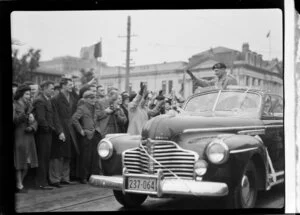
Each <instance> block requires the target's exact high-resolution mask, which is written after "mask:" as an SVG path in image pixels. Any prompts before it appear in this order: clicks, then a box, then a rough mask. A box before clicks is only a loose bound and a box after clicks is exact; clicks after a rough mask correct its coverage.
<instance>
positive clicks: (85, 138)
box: [13, 76, 183, 193]
mask: <svg viewBox="0 0 300 215" xmlns="http://www.w3.org/2000/svg"><path fill="white" fill-rule="evenodd" d="M182 104H183V100H182V99H179V97H178V96H176V95H175V94H173V95H172V96H171V97H166V96H164V95H163V91H162V90H161V91H159V92H157V93H155V92H150V91H149V90H148V89H147V86H146V85H144V84H143V83H141V84H140V89H139V90H138V92H126V91H125V92H120V90H119V89H116V88H113V87H112V88H109V89H107V90H106V89H105V88H104V86H102V85H97V84H96V82H95V81H93V80H92V81H90V82H89V83H87V84H85V85H83V86H82V87H80V89H77V88H76V87H75V85H74V82H73V80H72V78H70V77H67V76H65V77H62V79H61V81H60V83H53V82H52V81H44V82H43V83H42V84H40V85H39V86H38V85H36V84H35V83H32V82H25V83H22V84H17V83H13V123H14V139H15V143H14V165H15V169H16V188H17V191H18V192H22V193H23V192H26V189H25V188H24V185H23V182H24V178H25V176H26V174H27V172H28V169H29V168H36V171H35V176H34V177H35V185H36V186H37V187H38V188H40V189H46V190H50V189H54V188H55V187H56V188H59V187H61V185H62V184H65V185H72V184H74V181H80V183H83V184H85V183H87V180H88V178H89V176H90V175H91V174H102V170H101V162H100V159H99V155H98V152H97V145H98V143H99V141H100V140H101V139H102V138H104V137H105V135H106V134H111V133H129V134H132V135H140V134H141V130H142V128H143V126H144V125H145V123H146V122H147V121H148V120H149V119H151V118H152V117H155V116H158V115H160V114H171V115H176V114H178V113H179V112H180V111H181V110H182V109H181V105H182Z"/></svg>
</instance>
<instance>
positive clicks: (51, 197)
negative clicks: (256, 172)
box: [16, 184, 284, 212]
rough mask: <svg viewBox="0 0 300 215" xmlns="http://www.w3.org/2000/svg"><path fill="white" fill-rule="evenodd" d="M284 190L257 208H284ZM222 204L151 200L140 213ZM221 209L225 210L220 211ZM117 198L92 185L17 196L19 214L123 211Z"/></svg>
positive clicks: (265, 197)
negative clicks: (143, 211)
mask: <svg viewBox="0 0 300 215" xmlns="http://www.w3.org/2000/svg"><path fill="white" fill-rule="evenodd" d="M283 207H284V186H283V185H279V186H277V187H273V188H272V189H271V190H270V191H268V192H262V193H259V196H258V200H257V204H256V208H276V209H277V208H278V209H280V208H283ZM219 208H220V204H218V202H217V201H215V199H214V200H212V199H202V198H197V199H196V198H190V197H185V198H182V197H180V198H179V197H178V198H168V199H158V198H150V197H148V198H147V200H146V201H145V202H144V203H143V205H142V207H140V208H138V210H176V209H180V210H184V209H194V210H201V209H206V210H207V209H219ZM220 209H221V208H220ZM123 210H126V209H124V208H123V207H122V206H121V205H120V204H119V203H118V202H117V201H116V200H115V198H114V196H113V192H112V190H109V189H104V188H97V187H91V186H90V185H88V184H76V185H65V186H64V187H62V188H55V189H54V190H50V191H48V190H47V191H45V190H38V189H33V188H32V189H29V190H28V193H18V194H16V211H17V212H52V211H55V212H59V211H123Z"/></svg>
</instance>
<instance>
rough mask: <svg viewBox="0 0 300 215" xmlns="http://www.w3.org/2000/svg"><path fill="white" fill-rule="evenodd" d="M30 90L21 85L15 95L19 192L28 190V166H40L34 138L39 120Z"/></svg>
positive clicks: (15, 147)
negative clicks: (25, 182) (34, 110)
mask: <svg viewBox="0 0 300 215" xmlns="http://www.w3.org/2000/svg"><path fill="white" fill-rule="evenodd" d="M30 90H31V89H30V87H29V86H27V85H21V86H19V87H18V89H17V91H16V94H15V97H14V106H15V114H14V115H15V116H14V119H13V123H14V137H15V142H14V165H15V168H16V182H17V184H16V187H17V191H18V192H26V190H24V185H23V180H24V178H25V176H26V174H27V171H28V168H35V167H38V157H37V152H36V146H35V139H34V132H36V130H37V122H36V120H35V118H34V115H33V114H32V113H31V110H32V108H31V104H30Z"/></svg>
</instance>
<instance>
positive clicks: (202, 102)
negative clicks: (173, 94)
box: [185, 91, 260, 115]
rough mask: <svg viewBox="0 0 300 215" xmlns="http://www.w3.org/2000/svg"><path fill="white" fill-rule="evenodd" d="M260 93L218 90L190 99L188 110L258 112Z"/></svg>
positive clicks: (187, 105) (199, 111) (245, 113)
mask: <svg viewBox="0 0 300 215" xmlns="http://www.w3.org/2000/svg"><path fill="white" fill-rule="evenodd" d="M259 107H260V95H258V94H255V93H252V92H248V91H216V92H212V93H209V94H202V95H199V96H197V97H194V98H192V99H191V100H189V101H188V102H187V104H186V106H185V111H188V112H195V113H201V112H216V113H218V112H219V113H220V112H228V113H226V115H253V114H258V112H259Z"/></svg>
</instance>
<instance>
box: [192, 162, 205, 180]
mask: <svg viewBox="0 0 300 215" xmlns="http://www.w3.org/2000/svg"><path fill="white" fill-rule="evenodd" d="M194 171H195V173H196V175H197V176H203V175H204V174H205V173H206V171H207V162H206V161H205V160H198V161H196V163H195V166H194Z"/></svg>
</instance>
